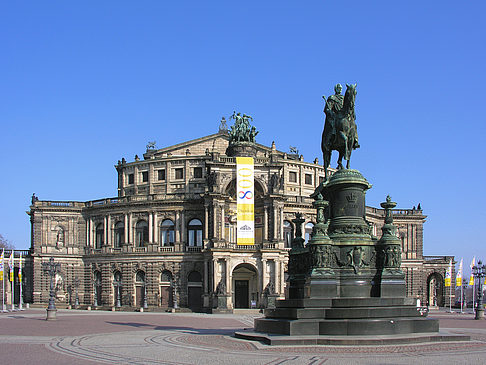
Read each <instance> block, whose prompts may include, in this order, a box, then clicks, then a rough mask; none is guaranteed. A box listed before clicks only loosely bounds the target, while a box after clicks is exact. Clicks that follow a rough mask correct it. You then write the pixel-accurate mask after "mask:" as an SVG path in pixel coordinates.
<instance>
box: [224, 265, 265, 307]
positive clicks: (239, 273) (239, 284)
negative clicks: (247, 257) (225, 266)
mask: <svg viewBox="0 0 486 365" xmlns="http://www.w3.org/2000/svg"><path fill="white" fill-rule="evenodd" d="M231 285H232V287H233V293H232V294H233V306H234V308H235V309H238V308H257V307H258V300H259V298H258V296H259V293H258V270H257V268H256V267H255V266H253V265H252V264H248V263H243V264H239V265H237V266H236V267H235V268H234V269H233V272H232V275H231Z"/></svg>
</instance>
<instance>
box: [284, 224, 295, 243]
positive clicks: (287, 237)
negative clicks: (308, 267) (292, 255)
mask: <svg viewBox="0 0 486 365" xmlns="http://www.w3.org/2000/svg"><path fill="white" fill-rule="evenodd" d="M283 227H284V242H285V247H287V248H290V247H292V239H293V237H294V227H293V226H292V223H290V222H289V221H284V222H283Z"/></svg>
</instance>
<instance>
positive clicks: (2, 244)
mask: <svg viewBox="0 0 486 365" xmlns="http://www.w3.org/2000/svg"><path fill="white" fill-rule="evenodd" d="M0 248H6V249H7V250H13V249H14V245H13V244H12V243H10V242H9V241H8V240H7V239H6V238H4V237H3V236H2V235H1V234H0Z"/></svg>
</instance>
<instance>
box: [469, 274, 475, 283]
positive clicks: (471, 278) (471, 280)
mask: <svg viewBox="0 0 486 365" xmlns="http://www.w3.org/2000/svg"><path fill="white" fill-rule="evenodd" d="M469 285H474V276H472V275H471V277H470V278H469Z"/></svg>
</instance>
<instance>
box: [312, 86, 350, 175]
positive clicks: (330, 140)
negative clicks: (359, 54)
mask: <svg viewBox="0 0 486 365" xmlns="http://www.w3.org/2000/svg"><path fill="white" fill-rule="evenodd" d="M356 85H357V84H354V85H353V84H351V85H348V84H346V93H345V94H344V101H343V107H342V108H341V109H340V110H338V112H337V113H334V114H333V115H332V116H331V118H329V119H331V120H330V123H328V122H327V120H326V123H325V124H324V131H323V132H322V142H321V149H322V154H323V158H324V171H325V179H327V169H328V167H329V164H330V163H331V152H332V151H338V152H339V158H338V165H337V168H338V169H339V170H341V169H343V168H344V167H343V157H344V159H345V160H346V161H347V162H346V169H349V161H350V159H351V152H352V150H353V149H356V148H358V147H359V145H358V133H357V130H356V123H355V119H356V115H355V113H354V102H355V99H356ZM326 102H327V101H326Z"/></svg>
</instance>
